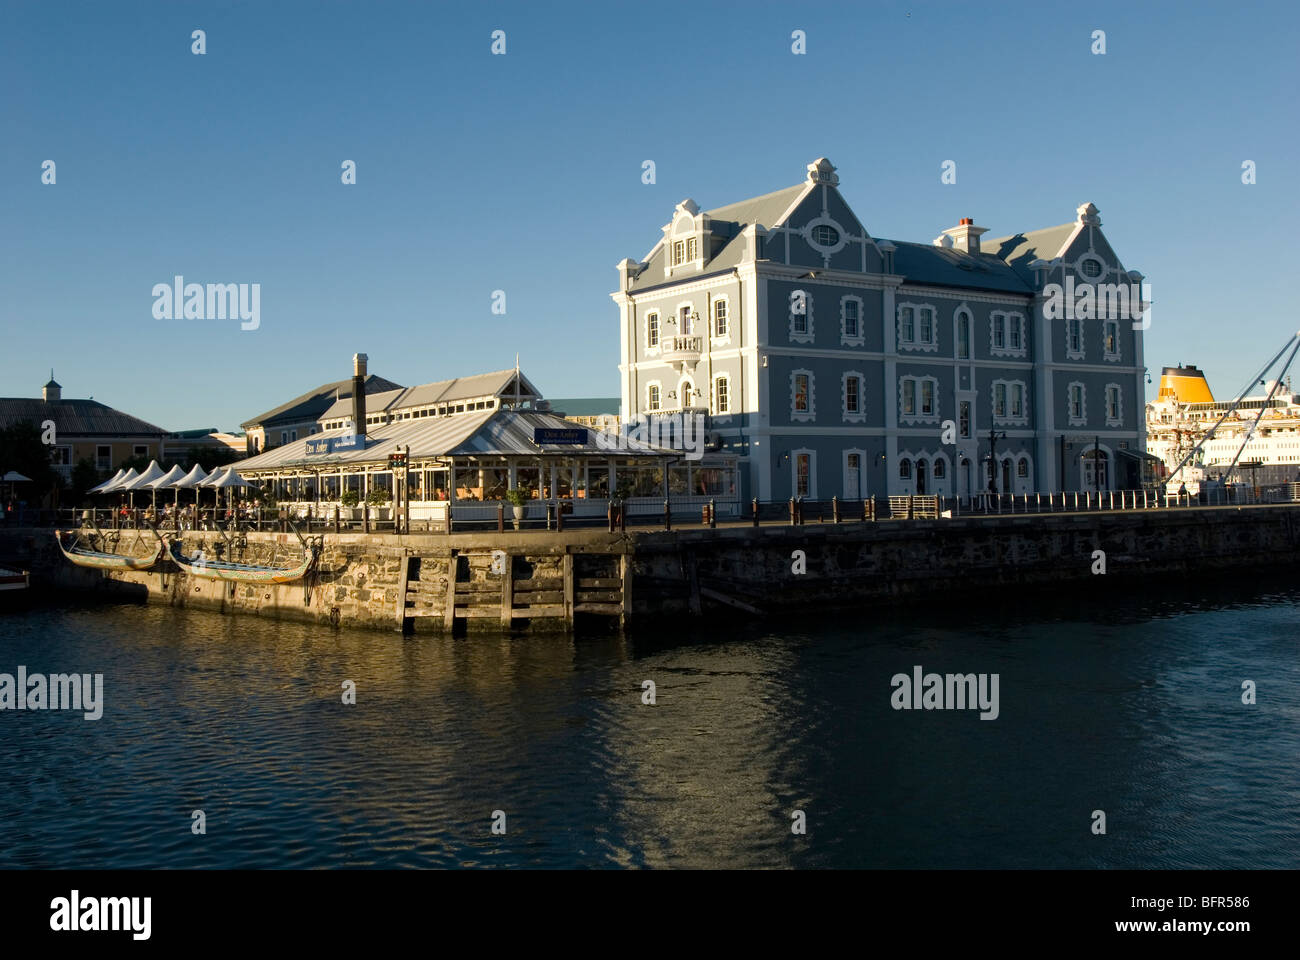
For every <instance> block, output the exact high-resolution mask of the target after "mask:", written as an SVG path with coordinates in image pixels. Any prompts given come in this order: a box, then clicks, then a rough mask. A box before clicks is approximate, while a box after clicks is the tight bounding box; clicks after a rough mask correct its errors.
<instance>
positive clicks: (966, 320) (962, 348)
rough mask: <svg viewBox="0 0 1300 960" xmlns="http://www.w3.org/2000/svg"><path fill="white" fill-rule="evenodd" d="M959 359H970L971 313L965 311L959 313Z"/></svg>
mask: <svg viewBox="0 0 1300 960" xmlns="http://www.w3.org/2000/svg"><path fill="white" fill-rule="evenodd" d="M957 359H958V360H969V359H970V313H968V312H967V311H966V310H964V309H963V310H961V311H959V312H958V313H957Z"/></svg>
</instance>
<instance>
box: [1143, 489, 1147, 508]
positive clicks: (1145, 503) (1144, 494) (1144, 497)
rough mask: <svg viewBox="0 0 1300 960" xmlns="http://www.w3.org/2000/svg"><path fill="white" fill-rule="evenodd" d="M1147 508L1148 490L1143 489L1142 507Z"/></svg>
mask: <svg viewBox="0 0 1300 960" xmlns="http://www.w3.org/2000/svg"><path fill="white" fill-rule="evenodd" d="M1146 508H1147V492H1146V491H1145V490H1143V491H1142V509H1143V510H1145V509H1146Z"/></svg>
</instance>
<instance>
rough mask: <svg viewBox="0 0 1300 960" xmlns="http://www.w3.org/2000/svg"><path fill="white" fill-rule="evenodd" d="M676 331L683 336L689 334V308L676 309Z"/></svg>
mask: <svg viewBox="0 0 1300 960" xmlns="http://www.w3.org/2000/svg"><path fill="white" fill-rule="evenodd" d="M677 332H678V333H680V334H681V335H682V336H683V337H689V336H690V335H691V308H690V307H682V308H681V310H679V311H678V321H677Z"/></svg>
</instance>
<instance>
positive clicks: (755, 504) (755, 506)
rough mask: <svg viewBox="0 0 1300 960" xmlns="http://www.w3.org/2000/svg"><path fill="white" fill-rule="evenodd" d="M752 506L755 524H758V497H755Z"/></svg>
mask: <svg viewBox="0 0 1300 960" xmlns="http://www.w3.org/2000/svg"><path fill="white" fill-rule="evenodd" d="M752 506H753V508H754V526H758V497H755V498H754V499H753V502H752Z"/></svg>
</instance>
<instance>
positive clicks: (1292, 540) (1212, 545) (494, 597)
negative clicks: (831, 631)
mask: <svg viewBox="0 0 1300 960" xmlns="http://www.w3.org/2000/svg"><path fill="white" fill-rule="evenodd" d="M1298 511H1300V507H1297V506H1294V505H1276V506H1272V505H1269V506H1251V507H1239V508H1225V509H1205V508H1190V509H1170V510H1160V511H1142V510H1137V511H1114V512H1109V511H1107V512H1098V513H1077V514H1059V515H1050V514H1049V515H1028V516H1025V515H1019V516H1002V517H989V518H985V517H981V518H969V517H968V518H958V519H933V520H893V521H884V522H878V523H864V522H848V523H814V524H804V525H800V526H789V525H784V524H782V525H776V524H764V525H762V526H758V527H754V526H751V525H749V524H736V525H724V526H720V527H716V528H710V527H707V526H703V525H699V526H694V527H676V526H675V527H674V529H673V530H671V531H637V530H629V531H627V532H616V533H607V532H606V531H604V530H592V529H578V530H565V531H562V532H555V531H549V532H548V531H529V532H520V533H496V532H493V533H482V534H453V535H446V534H432V535H400V536H398V535H394V534H373V533H372V534H364V533H342V534H334V533H327V534H325V535H324V536H320V535H317V536H316V537H315V538H314V540H315V542H317V543H318V544H319V545H320V547H321V553H320V560H319V562H318V564H317V566H316V569H315V570H313V571H312V572H311V574H310V575H309V576H308V577H307V578H305V579H304V580H302V581H299V582H296V583H289V584H278V585H277V584H249V583H226V582H222V581H211V580H206V579H200V578H194V577H191V576H189V575H188V574H186V573H185V572H183V571H182V570H180V569H179V568H177V567H176V566H175V564H173V563H172V561H171V560H170V559H165V560H164V561H163V562H162V563H160V564H159V565H158V566H157V567H156V568H155V569H153V570H150V571H143V572H124V573H112V574H104V573H100V572H98V571H93V570H87V569H83V568H80V567H76V566H73V565H72V564H70V563H68V562H67V561H66V560H64V558H63V557H62V556H61V555H60V553H59V551H58V548H57V546H56V544H55V543H54V538H53V536H52V533H51V531H50V530H48V529H22V530H11V531H0V563H4V562H5V561H6V560H8V561H9V562H10V564H11V565H13V564H20V565H23V566H27V567H28V568H29V569H31V570H32V573H33V581H34V582H35V583H37V584H38V585H43V586H45V587H46V588H52V589H53V590H54V591H55V595H56V596H57V593H58V592H60V591H99V592H105V593H112V594H115V595H118V596H125V597H136V598H139V599H140V600H147V601H149V602H157V603H169V604H172V605H176V606H196V607H203V608H207V609H212V610H217V611H220V612H222V613H236V614H251V615H258V616H270V617H280V618H287V619H297V620H305V621H308V622H315V623H321V624H325V625H347V626H354V627H368V628H374V629H382V630H404V631H414V632H417V633H427V632H448V631H452V632H462V631H470V632H473V631H476V630H480V629H491V630H494V631H496V630H500V629H502V628H506V629H526V630H532V631H537V630H568V629H571V628H572V626H573V624H574V623H575V621H576V620H578V619H580V618H582V617H584V616H597V617H604V618H612V619H613V620H614V621H616V622H617V623H619V624H620V625H622V626H629V625H634V624H639V623H647V622H653V621H654V620H657V619H660V618H664V617H670V618H678V617H708V616H725V617H737V616H761V615H763V614H766V613H772V612H778V611H801V610H809V611H813V610H826V609H835V608H853V609H857V608H861V607H863V606H864V605H865V606H869V605H883V604H888V603H890V602H892V601H894V600H896V599H897V598H900V597H923V596H925V595H928V594H952V593H954V592H966V591H976V592H979V591H989V590H991V589H997V590H998V591H999V595H1000V596H1002V597H1004V598H1005V602H1008V603H1014V601H1015V597H1016V595H1017V589H1034V588H1038V589H1044V588H1045V589H1053V588H1056V589H1062V588H1065V589H1076V588H1077V589H1093V590H1100V589H1103V588H1104V587H1105V585H1106V584H1107V583H1110V582H1114V581H1116V580H1132V579H1133V578H1140V577H1143V576H1150V575H1154V574H1178V573H1194V572H1199V571H1215V570H1223V571H1229V570H1236V569H1248V568H1250V567H1253V566H1269V567H1277V566H1279V565H1285V564H1294V563H1296V562H1297V561H1300V512H1298ZM122 536H123V538H124V542H123V546H126V545H127V544H128V543H129V538H133V537H134V536H135V534H134V532H133V531H126V532H123V534H122ZM149 536H152V535H149ZM229 536H230V540H229V541H227V540H226V539H225V538H224V537H222V536H221V535H218V534H215V533H211V532H205V533H197V532H186V533H185V534H183V537H182V539H183V541H184V547H185V552H186V553H187V554H191V555H192V554H194V553H196V552H197V551H198V550H199V549H200V547H201V548H202V549H204V550H205V552H206V553H207V555H208V556H209V557H214V556H215V557H218V558H220V559H227V560H233V561H236V562H255V563H276V564H278V565H288V564H290V563H291V562H292V560H293V559H294V558H296V557H297V556H299V550H300V548H299V544H298V541H297V539H296V538H295V537H294V536H293V535H292V534H280V533H237V534H233V535H229ZM1102 570H1104V573H1102V572H1101V571H1102ZM1072 585H1073V586H1072Z"/></svg>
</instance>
